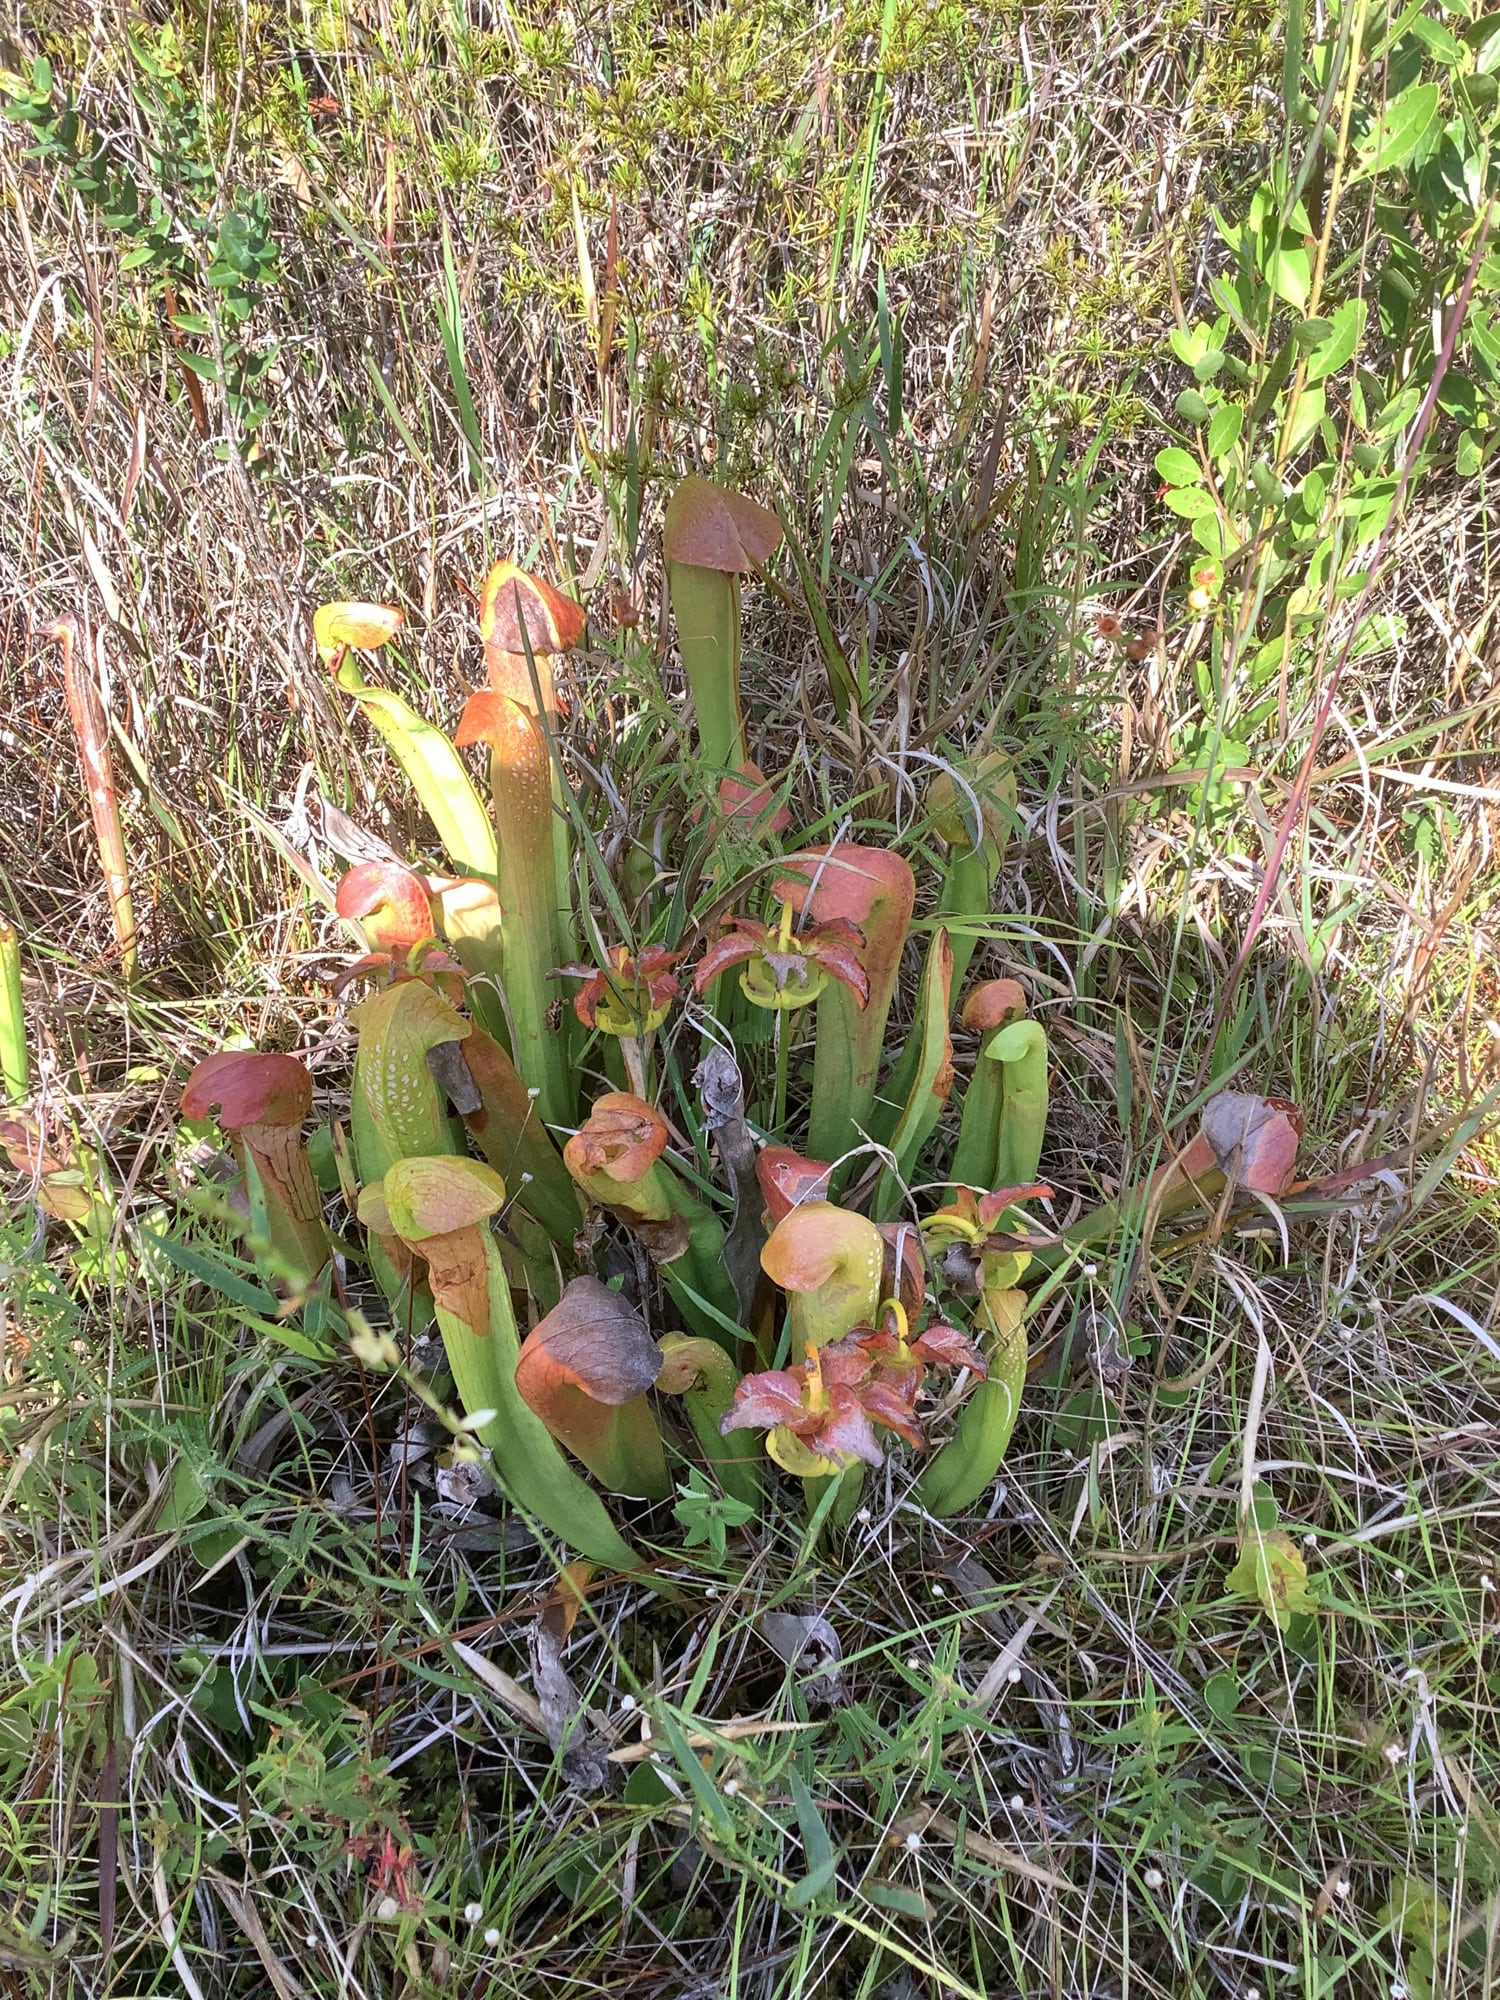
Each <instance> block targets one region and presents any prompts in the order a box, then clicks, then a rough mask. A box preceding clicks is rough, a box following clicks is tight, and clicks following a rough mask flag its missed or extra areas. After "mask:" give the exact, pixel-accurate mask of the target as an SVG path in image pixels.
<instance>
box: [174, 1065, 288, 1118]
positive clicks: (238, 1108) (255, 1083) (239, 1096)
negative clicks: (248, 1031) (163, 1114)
mask: <svg viewBox="0 0 1500 2000" xmlns="http://www.w3.org/2000/svg"><path fill="white" fill-rule="evenodd" d="M215 1107H217V1110H218V1117H219V1124H220V1126H221V1127H222V1128H223V1130H224V1131H226V1132H238V1131H242V1130H244V1129H245V1128H246V1127H248V1126H253V1125H300V1124H301V1123H302V1122H303V1120H304V1119H305V1118H306V1117H307V1115H308V1113H309V1112H310V1111H311V1110H312V1077H311V1075H310V1074H309V1072H308V1069H307V1065H306V1064H305V1063H302V1062H299V1061H298V1059H297V1057H296V1056H286V1055H262V1054H261V1052H260V1051H259V1050H258V1049H226V1050H224V1051H222V1052H221V1053H220V1054H219V1055H215V1056H205V1057H204V1058H203V1060H202V1062H201V1063H199V1064H198V1065H197V1067H196V1068H195V1069H194V1071H193V1073H192V1075H191V1076H190V1077H189V1078H188V1080H187V1083H186V1084H185V1085H184V1087H183V1092H182V1115H183V1117H184V1118H191V1119H192V1120H193V1121H194V1122H195V1123H196V1122H197V1121H198V1120H200V1119H204V1118H209V1117H212V1116H213V1113H214V1110H215Z"/></svg>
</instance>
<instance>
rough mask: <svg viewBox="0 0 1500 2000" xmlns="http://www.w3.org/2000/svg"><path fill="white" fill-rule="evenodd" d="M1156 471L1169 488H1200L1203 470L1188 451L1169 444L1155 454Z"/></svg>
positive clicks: (1179, 446)
mask: <svg viewBox="0 0 1500 2000" xmlns="http://www.w3.org/2000/svg"><path fill="white" fill-rule="evenodd" d="M1156 469H1157V471H1158V472H1159V473H1160V474H1161V476H1162V478H1163V479H1165V480H1166V482H1167V484H1168V485H1169V486H1201V485H1202V484H1203V468H1202V466H1201V465H1200V464H1199V463H1198V461H1197V459H1196V458H1194V457H1193V454H1192V453H1191V452H1190V451H1184V450H1183V449H1182V446H1181V445H1177V444H1169V445H1168V446H1167V448H1166V450H1165V451H1159V452H1158V453H1157V454H1156Z"/></svg>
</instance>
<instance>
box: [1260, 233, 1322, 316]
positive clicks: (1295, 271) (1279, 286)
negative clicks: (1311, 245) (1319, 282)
mask: <svg viewBox="0 0 1500 2000" xmlns="http://www.w3.org/2000/svg"><path fill="white" fill-rule="evenodd" d="M1262 276H1263V277H1264V278H1265V281H1266V283H1267V284H1268V285H1269V286H1270V287H1271V290H1272V291H1273V292H1274V293H1275V294H1276V296H1277V298H1279V299H1285V300H1286V302H1287V304H1288V305H1289V306H1295V307H1296V309H1297V311H1298V312H1301V310H1302V308H1303V307H1304V306H1305V305H1306V304H1307V295H1308V292H1309V291H1310V290H1311V289H1312V259H1311V258H1310V257H1309V256H1308V253H1307V252H1306V251H1305V250H1304V249H1302V248H1301V246H1300V245H1297V244H1293V243H1290V242H1288V241H1287V240H1285V239H1283V240H1282V241H1281V242H1280V243H1277V244H1274V245H1272V246H1270V247H1269V248H1268V249H1267V251H1266V253H1265V262H1264V265H1263V267H1262Z"/></svg>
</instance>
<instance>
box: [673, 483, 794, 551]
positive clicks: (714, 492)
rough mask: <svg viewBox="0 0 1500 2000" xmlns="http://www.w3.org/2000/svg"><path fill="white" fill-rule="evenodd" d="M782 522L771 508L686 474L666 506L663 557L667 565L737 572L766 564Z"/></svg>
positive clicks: (779, 533) (774, 547) (779, 542)
mask: <svg viewBox="0 0 1500 2000" xmlns="http://www.w3.org/2000/svg"><path fill="white" fill-rule="evenodd" d="M780 546H781V523H780V521H778V520H777V518H776V516H775V515H774V514H773V513H772V512H771V510H770V508H769V507H762V506H761V505H760V503H759V501H757V500H751V499H750V498H749V497H748V496H747V495H745V494H743V493H735V492H732V491H731V490H730V488H728V487H727V486H716V485H715V484H714V482H713V481H712V480H711V479H700V478H699V477H698V476H697V474H696V473H690V474H689V475H688V477H687V478H686V479H683V480H681V481H680V482H679V483H678V485H677V488H676V490H675V491H674V492H673V494H672V498H671V500H670V502H669V503H668V506H667V517H666V520H665V522H664V523H663V525H662V553H663V554H664V555H665V556H666V559H667V561H668V562H672V563H686V564H688V565H689V566H690V567H692V568H694V569H716V570H722V571H723V572H725V573H726V574H730V573H734V574H739V573H742V572H744V571H746V570H751V569H756V568H758V567H759V566H760V565H761V564H763V563H766V562H769V561H770V559H771V557H772V556H773V555H774V554H775V553H776V550H777V549H778V548H779V547H780Z"/></svg>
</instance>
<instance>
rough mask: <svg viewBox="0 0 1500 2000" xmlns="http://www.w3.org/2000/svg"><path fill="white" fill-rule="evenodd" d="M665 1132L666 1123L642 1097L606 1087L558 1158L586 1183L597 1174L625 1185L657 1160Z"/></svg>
mask: <svg viewBox="0 0 1500 2000" xmlns="http://www.w3.org/2000/svg"><path fill="white" fill-rule="evenodd" d="M667 1136H668V1133H667V1121H666V1120H665V1119H664V1118H663V1117H662V1116H661V1115H660V1113H659V1112H657V1111H655V1110H653V1109H652V1107H651V1106H650V1105H649V1104H648V1103H647V1102H646V1100H645V1099H644V1098H643V1097H636V1096H634V1095H633V1094H632V1093H631V1092H630V1091H628V1090H608V1091H606V1092H605V1093H604V1095H603V1096H602V1097H601V1098H599V1099H597V1100H596V1102H595V1104H594V1108H593V1110H592V1111H591V1112H590V1113H589V1115H588V1118H587V1120H586V1122H585V1123H584V1124H583V1125H582V1126H581V1127H580V1128H579V1129H578V1131H576V1132H575V1133H574V1134H573V1136H572V1138H571V1139H570V1140H569V1141H568V1143H567V1145H566V1146H565V1147H564V1148H563V1158H564V1160H565V1161H566V1162H567V1166H568V1171H569V1173H571V1174H572V1175H574V1177H575V1178H576V1179H578V1180H579V1181H581V1182H582V1183H583V1185H584V1186H585V1187H587V1186H588V1184H589V1182H590V1181H591V1180H593V1179H596V1178H603V1179H604V1180H607V1181H611V1182H613V1183H614V1184H615V1186H617V1187H628V1186H629V1185H630V1184H631V1183H632V1182H634V1181H639V1180H643V1179H644V1178H645V1176H646V1175H647V1174H648V1173H649V1172H650V1171H651V1169H652V1167H653V1166H654V1165H655V1164H656V1162H657V1161H658V1160H659V1159H660V1158H661V1156H662V1154H663V1153H664V1152H665V1151H666V1150H667Z"/></svg>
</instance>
